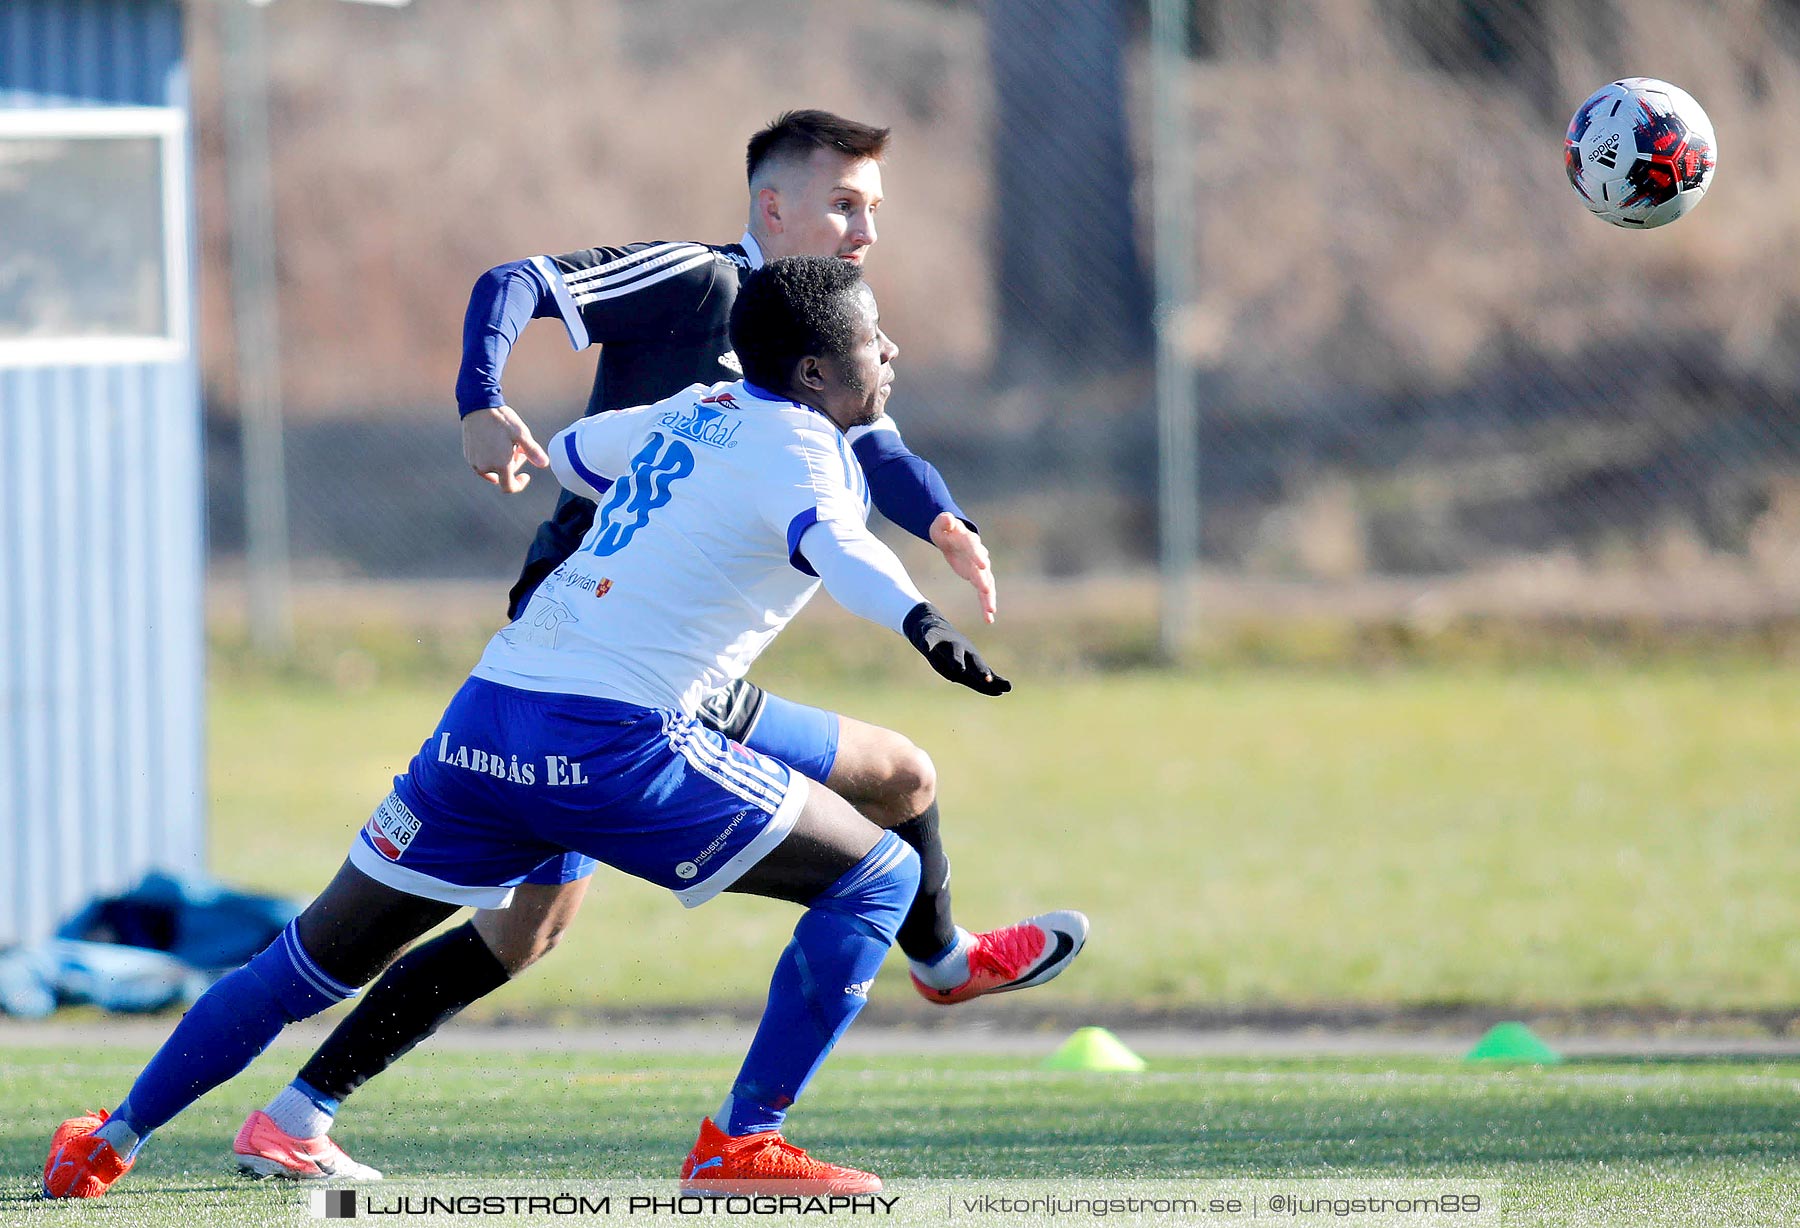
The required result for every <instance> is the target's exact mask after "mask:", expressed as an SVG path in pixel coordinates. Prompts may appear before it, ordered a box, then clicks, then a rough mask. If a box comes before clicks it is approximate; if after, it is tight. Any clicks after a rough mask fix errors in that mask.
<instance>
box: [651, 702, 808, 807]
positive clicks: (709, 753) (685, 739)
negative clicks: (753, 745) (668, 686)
mask: <svg viewBox="0 0 1800 1228" xmlns="http://www.w3.org/2000/svg"><path fill="white" fill-rule="evenodd" d="M663 733H664V736H666V737H667V738H668V739H669V741H670V742H671V744H675V745H676V748H677V749H679V750H682V752H683V754H684V755H685V754H686V752H687V749H688V748H691V749H692V750H693V751H694V752H695V753H696V754H698V755H700V756H702V757H703V758H705V759H706V760H707V761H708V762H709V763H711V764H713V765H715V766H716V767H717V768H718V770H719V771H721V772H724V773H726V774H728V775H732V776H736V777H738V778H740V779H742V780H743V781H744V783H745V784H746V785H748V786H753V787H761V788H762V789H763V790H764V791H766V792H767V793H768V794H769V795H770V796H771V797H772V798H774V799H775V800H776V801H777V802H779V800H780V798H781V793H782V789H783V786H784V785H785V783H786V780H787V776H786V774H785V773H784V772H781V771H779V770H777V771H768V770H765V769H764V768H763V766H762V756H760V755H757V756H755V757H754V758H752V759H748V760H745V759H739V758H737V757H736V756H734V755H733V754H732V753H731V752H730V751H729V750H727V749H726V748H725V747H723V746H721V745H719V744H718V743H717V742H715V741H714V740H713V738H714V737H715V736H718V735H714V734H713V733H712V731H711V730H708V729H705V728H704V727H702V726H701V725H699V724H698V723H697V722H694V723H689V722H681V723H676V721H675V720H674V718H665V722H664V726H663Z"/></svg>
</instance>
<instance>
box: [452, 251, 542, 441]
mask: <svg viewBox="0 0 1800 1228" xmlns="http://www.w3.org/2000/svg"><path fill="white" fill-rule="evenodd" d="M562 314H563V311H562V307H561V304H560V303H559V301H558V299H557V295H556V293H555V291H554V289H553V288H552V286H551V285H550V283H549V281H548V280H547V279H546V278H545V276H544V274H543V272H542V271H541V270H540V269H539V268H538V267H537V264H536V262H534V261H529V260H515V261H513V262H512V263H510V264H502V265H499V266H497V267H495V268H491V269H489V270H488V271H487V272H485V273H483V274H482V275H481V277H480V279H479V280H477V281H476V283H475V289H474V290H473V291H471V292H470V294H469V310H468V312H467V314H465V315H464V316H463V351H462V366H461V368H460V369H459V370H458V371H457V373H456V408H457V411H458V412H459V413H460V414H461V415H462V416H463V417H465V418H466V417H468V416H469V415H470V414H472V413H474V412H475V411H477V410H481V409H492V408H494V407H495V406H498V405H504V404H506V397H505V395H504V394H503V393H501V391H500V373H501V371H502V370H504V369H505V367H506V358H507V355H508V354H511V353H512V347H513V343H514V342H515V341H517V340H518V339H519V333H520V332H521V331H522V330H523V329H524V327H525V325H526V324H527V323H528V322H530V321H531V320H533V319H535V318H538V317H542V316H555V315H562Z"/></svg>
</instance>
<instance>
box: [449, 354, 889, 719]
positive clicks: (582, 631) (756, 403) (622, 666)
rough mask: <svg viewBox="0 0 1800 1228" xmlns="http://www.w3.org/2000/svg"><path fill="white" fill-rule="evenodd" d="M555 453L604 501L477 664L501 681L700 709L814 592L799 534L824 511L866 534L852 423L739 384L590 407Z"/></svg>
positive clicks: (558, 462) (554, 461) (865, 500)
mask: <svg viewBox="0 0 1800 1228" xmlns="http://www.w3.org/2000/svg"><path fill="white" fill-rule="evenodd" d="M549 452H550V460H551V467H552V468H553V469H554V470H555V472H556V476H557V478H558V479H559V480H560V481H561V482H562V484H563V485H564V486H565V487H566V488H568V489H569V490H570V491H572V492H574V493H575V494H578V495H582V496H584V497H585V498H589V499H592V500H594V502H595V504H596V505H597V506H598V510H597V511H596V512H595V514H594V524H593V527H592V528H591V529H589V530H588V533H587V536H586V537H585V538H583V539H582V542H581V547H580V549H578V550H576V551H575V553H574V554H572V555H570V556H569V558H568V560H567V561H566V562H564V563H563V564H562V566H560V567H558V568H557V569H556V570H555V571H553V572H551V573H550V575H549V576H547V577H546V578H545V579H544V581H543V583H541V584H539V585H538V587H537V591H536V592H534V593H533V594H532V597H531V601H530V602H529V603H528V604H527V605H526V607H525V608H524V610H523V611H521V612H520V614H519V617H518V618H517V619H515V620H514V621H513V622H512V623H511V624H509V625H508V626H507V627H505V628H504V629H502V630H501V631H500V632H499V633H498V634H497V635H495V636H494V638H493V639H492V640H490V641H489V643H488V646H487V651H486V652H484V653H483V654H482V657H481V661H480V663H479V664H478V665H476V667H475V670H474V674H475V676H476V677H478V678H485V679H487V680H489V681H491V682H498V683H500V684H502V685H505V686H512V687H520V688H522V689H525V690H531V691H548V692H554V693H560V694H575V695H591V696H597V697H600V698H604V699H617V700H622V701H624V702H627V703H633V704H640V705H642V706H644V707H650V708H677V709H680V710H681V711H684V712H687V713H690V714H691V713H693V712H694V711H695V710H696V707H697V706H698V704H699V702H700V700H701V698H702V697H703V696H705V695H707V694H709V693H710V692H712V691H714V690H716V689H718V688H719V687H721V686H724V685H726V684H727V683H729V682H733V681H736V680H737V679H738V678H741V677H743V676H744V673H745V671H747V670H748V669H749V668H750V664H751V662H752V661H754V660H755V659H756V657H757V654H758V653H760V652H762V650H763V649H764V648H765V647H767V646H768V644H769V642H770V641H771V640H773V639H774V638H775V636H776V635H777V634H778V633H779V632H780V631H781V629H782V628H783V627H785V626H786V625H787V624H788V622H789V621H790V620H791V619H792V618H793V617H794V615H795V614H797V613H799V612H800V608H801V607H802V606H804V605H805V604H806V602H807V600H808V599H809V598H810V597H811V596H812V595H813V593H814V592H815V591H817V589H818V587H819V581H818V579H817V577H816V576H814V574H813V572H812V569H811V567H809V566H808V565H807V563H806V561H805V560H804V559H803V558H801V557H800V556H799V555H798V554H797V553H796V550H797V547H798V545H799V541H800V538H801V535H802V534H804V533H805V532H806V530H807V529H808V528H809V527H811V526H812V525H813V524H814V523H815V522H840V523H851V522H853V523H854V525H855V526H856V529H857V531H859V532H866V531H867V530H866V528H864V527H863V526H864V525H865V524H866V522H867V519H868V514H869V493H868V484H867V482H866V480H865V479H864V477H863V472H862V467H861V466H860V465H859V464H858V463H857V460H856V456H855V454H854V453H853V452H851V450H850V445H849V443H848V441H847V440H846V439H845V438H844V435H843V433H842V432H841V431H839V430H838V429H837V426H836V425H835V424H834V423H832V422H831V420H830V419H828V418H826V417H825V416H824V415H823V414H821V413H819V412H817V411H816V410H812V409H809V408H807V407H805V406H803V405H796V404H795V403H793V402H792V401H786V400H769V399H766V398H765V397H764V396H760V395H758V394H756V393H752V392H750V391H749V390H748V389H747V388H746V387H745V385H744V384H743V382H742V381H739V382H737V383H726V384H715V385H713V386H712V387H710V388H707V387H702V386H700V385H698V384H696V385H694V386H693V387H691V388H687V389H685V390H683V391H682V392H679V393H677V394H676V395H675V396H672V397H669V398H668V399H667V400H663V401H659V402H657V403H656V404H654V405H647V406H642V407H640V408H637V409H624V410H617V411H614V412H611V413H604V414H596V415H594V416H592V417H588V418H583V419H581V420H580V421H579V422H577V423H576V424H575V425H574V426H571V427H570V428H569V429H567V430H565V431H563V432H562V433H561V434H559V435H558V436H557V437H556V438H555V439H554V440H552V441H551V444H550V448H549Z"/></svg>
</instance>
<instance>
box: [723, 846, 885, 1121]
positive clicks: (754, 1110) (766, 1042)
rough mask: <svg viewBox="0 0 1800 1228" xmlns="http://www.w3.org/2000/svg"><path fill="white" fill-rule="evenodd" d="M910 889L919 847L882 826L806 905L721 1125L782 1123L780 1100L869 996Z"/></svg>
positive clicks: (786, 1100) (791, 1095) (790, 1097)
mask: <svg viewBox="0 0 1800 1228" xmlns="http://www.w3.org/2000/svg"><path fill="white" fill-rule="evenodd" d="M918 886H919V857H918V854H917V853H915V852H913V851H912V849H911V848H909V847H908V846H907V845H906V844H905V843H904V842H903V841H902V840H901V839H900V838H899V837H898V836H896V835H894V833H893V832H887V833H885V834H883V836H882V837H881V839H880V841H878V842H877V843H876V845H875V847H874V848H873V849H871V850H869V855H868V856H867V857H864V858H863V859H862V860H861V861H860V862H858V863H857V864H856V865H855V866H854V867H852V868H851V869H850V870H849V871H848V872H847V873H845V874H844V876H843V877H842V878H840V879H838V880H837V881H836V882H835V883H833V884H832V885H831V886H830V887H828V888H826V889H825V891H824V893H823V894H822V895H820V896H819V897H818V898H817V899H815V900H814V901H813V902H812V904H811V906H810V907H809V908H808V909H807V910H806V914H805V915H804V916H802V917H801V918H800V923H799V924H798V925H796V926H795V927H794V940H793V941H792V942H790V943H788V945H787V949H786V950H785V951H783V952H782V953H781V959H780V961H779V962H778V963H777V964H776V965H775V976H774V979H773V980H772V981H771V982H770V984H769V1005H768V1007H767V1008H766V1009H765V1010H764V1011H763V1017H762V1023H761V1024H760V1025H758V1027H757V1029H756V1039H755V1040H753V1041H751V1042H750V1052H749V1054H748V1056H746V1057H745V1058H744V1067H743V1069H742V1070H740V1071H739V1072H738V1077H737V1082H735V1083H733V1084H732V1085H731V1094H730V1095H729V1096H727V1097H726V1098H725V1104H724V1106H723V1107H722V1108H720V1110H719V1116H718V1119H717V1125H718V1127H719V1128H720V1129H721V1130H723V1131H725V1133H727V1134H751V1133H754V1132H757V1131H761V1130H778V1129H780V1128H781V1122H782V1119H783V1118H785V1117H786V1116H787V1110H788V1106H790V1105H792V1104H793V1103H794V1101H795V1100H797V1099H799V1098H800V1093H801V1092H803V1091H805V1090H806V1084H807V1082H808V1081H809V1080H811V1078H812V1077H813V1074H814V1072H816V1071H817V1070H818V1069H819V1066H820V1065H821V1064H822V1063H823V1062H824V1061H825V1056H826V1055H827V1054H829V1053H830V1052H831V1047H832V1046H833V1045H835V1044H836V1043H837V1039H838V1037H840V1036H842V1035H843V1034H844V1030H845V1029H846V1028H848V1027H849V1026H850V1021H851V1020H853V1019H855V1018H856V1015H857V1012H859V1011H861V1010H862V1008H863V1003H864V1002H866V1001H868V993H869V983H870V982H871V981H873V980H874V979H875V974H876V973H877V972H878V971H880V969H881V961H882V959H883V958H885V957H886V955H887V953H888V948H889V947H891V946H892V945H893V943H894V935H895V934H896V933H897V932H898V931H899V929H900V922H901V921H902V920H903V919H904V918H905V916H906V910H907V909H908V908H909V907H911V906H912V901H913V893H914V892H915V891H917V890H918Z"/></svg>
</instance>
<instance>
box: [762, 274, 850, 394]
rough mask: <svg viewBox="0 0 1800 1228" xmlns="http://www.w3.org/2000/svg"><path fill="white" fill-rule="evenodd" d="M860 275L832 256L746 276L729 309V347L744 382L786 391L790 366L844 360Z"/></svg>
mask: <svg viewBox="0 0 1800 1228" xmlns="http://www.w3.org/2000/svg"><path fill="white" fill-rule="evenodd" d="M861 284H862V270H861V269H859V268H857V267H856V266H855V265H853V264H851V263H850V262H849V261H847V260H839V259H837V258H836V257H835V256H787V257H784V258H782V259H780V260H774V261H771V262H770V263H768V264H765V265H764V266H763V267H762V268H760V269H758V270H756V272H754V273H752V274H750V276H749V278H748V279H746V280H745V282H744V284H743V287H742V288H741V289H739V290H738V296H737V302H736V303H734V304H732V308H731V326H730V327H731V348H732V349H733V350H734V351H735V352H736V353H737V356H738V362H739V363H741V364H742V365H743V368H744V378H745V379H747V380H749V381H750V382H751V383H753V384H757V385H760V386H761V387H763V388H767V389H768V390H769V391H771V392H780V393H787V392H790V391H792V389H791V388H790V387H789V381H790V380H791V379H792V378H793V374H794V364H795V363H797V362H799V361H800V360H801V359H802V358H806V357H808V356H811V357H815V358H821V357H830V358H833V359H837V360H839V361H844V360H847V359H848V358H849V355H850V347H851V344H852V341H853V339H854V334H855V329H856V287H858V286H860V285H861Z"/></svg>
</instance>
